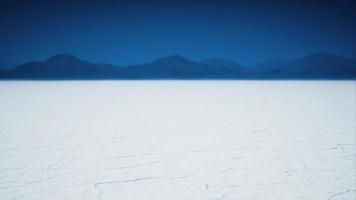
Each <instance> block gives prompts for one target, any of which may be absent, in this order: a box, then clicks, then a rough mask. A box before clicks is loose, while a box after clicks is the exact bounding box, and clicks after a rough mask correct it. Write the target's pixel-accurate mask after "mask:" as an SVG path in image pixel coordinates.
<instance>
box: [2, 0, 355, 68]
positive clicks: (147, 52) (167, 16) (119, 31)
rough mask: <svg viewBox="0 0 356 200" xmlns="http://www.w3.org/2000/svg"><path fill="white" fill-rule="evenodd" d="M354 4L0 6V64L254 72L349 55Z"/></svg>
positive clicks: (5, 0) (195, 0)
mask: <svg viewBox="0 0 356 200" xmlns="http://www.w3.org/2000/svg"><path fill="white" fill-rule="evenodd" d="M355 10H356V3H355V1H354V0H329V1H328V0H324V1H316V0H310V1H304V0H295V1H293V0H292V1H266V0H251V1H237V0H235V1H228V0H216V1H213V0H206V1H202V0H189V1H188V0H166V1H163V0H153V1H149V0H146V1H144V0H131V1H115V0H87V1H84V0H73V1H66V0H62V1H41V0H32V1H30V0H2V1H1V2H0V44H1V45H0V52H1V54H0V63H9V64H10V63H11V64H20V63H23V62H26V61H29V60H43V59H45V58H46V57H49V56H51V55H53V54H56V53H61V52H67V53H71V54H74V55H76V56H78V57H81V58H84V59H87V60H90V61H94V62H100V61H101V62H107V63H113V64H117V65H127V64H135V63H144V62H149V61H151V60H153V59H155V58H157V57H161V56H166V55H170V54H180V55H183V56H186V57H188V58H191V59H194V60H199V59H204V58H208V57H221V58H225V59H230V60H233V61H236V62H239V63H241V64H253V63H256V62H260V61H264V60H268V59H271V58H274V57H279V58H286V59H293V58H298V57H301V56H304V55H306V54H309V53H313V52H320V51H323V52H329V53H333V54H337V55H341V56H346V57H353V55H356V49H355V48H356V47H355V44H356V26H355V25H356V21H355V20H356V16H355V15H356V14H355Z"/></svg>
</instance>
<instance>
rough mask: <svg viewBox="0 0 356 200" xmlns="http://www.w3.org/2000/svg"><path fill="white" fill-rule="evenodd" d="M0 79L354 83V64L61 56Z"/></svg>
mask: <svg viewBox="0 0 356 200" xmlns="http://www.w3.org/2000/svg"><path fill="white" fill-rule="evenodd" d="M0 67H1V66H0ZM0 79H32V80H36V79H39V80H40V79H47V80H48V79H55V80H76V79H78V80H82V79H356V60H355V59H349V58H344V57H340V56H336V55H332V54H328V53H314V54H311V55H308V56H305V57H303V58H300V59H295V60H283V59H272V60H269V61H266V62H262V63H258V64H256V65H252V66H242V65H240V64H238V63H235V62H233V61H229V60H224V59H220V58H209V59H206V60H201V61H193V60H190V59H188V58H185V57H182V56H180V55H171V56H166V57H161V58H158V59H156V60H154V61H153V62H150V63H145V64H140V65H129V66H124V67H119V66H115V65H111V64H105V63H91V62H89V61H86V60H82V59H80V58H77V57H75V56H73V55H70V54H67V53H62V54H58V55H54V56H52V57H50V58H48V59H47V60H45V61H42V62H38V61H36V62H27V63H24V64H22V65H19V66H17V67H15V68H13V69H1V68H0Z"/></svg>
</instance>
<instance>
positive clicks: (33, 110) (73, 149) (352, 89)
mask: <svg viewBox="0 0 356 200" xmlns="http://www.w3.org/2000/svg"><path fill="white" fill-rule="evenodd" d="M355 85H356V82H355V81H340V82H338V81H59V82H57V81H47V82H46V81H43V82H41V81H38V82H31V81H23V82H16V81H9V82H6V81H4V82H0V199H1V200H15V199H16V200H82V199H83V200H84V199H85V200H94V199H96V200H121V199H122V200H218V199H219V200H225V199H226V200H227V199H234V200H235V199H236V200H269V199H270V200H353V199H355V196H356V185H355V184H356V182H355V181H356V178H355V177H356V171H355V169H356V163H355V162H356V150H355V136H356V133H355V132H356V131H355V130H356V113H355V112H356V100H355V96H356V86H355Z"/></svg>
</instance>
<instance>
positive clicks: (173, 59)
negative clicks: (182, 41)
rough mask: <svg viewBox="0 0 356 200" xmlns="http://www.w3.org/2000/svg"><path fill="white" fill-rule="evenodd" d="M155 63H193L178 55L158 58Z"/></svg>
mask: <svg viewBox="0 0 356 200" xmlns="http://www.w3.org/2000/svg"><path fill="white" fill-rule="evenodd" d="M154 62H155V63H162V64H166V63H189V64H191V63H194V62H193V61H191V60H189V59H187V58H185V57H183V56H180V55H170V56H165V57H161V58H158V59H156V60H155V61H154Z"/></svg>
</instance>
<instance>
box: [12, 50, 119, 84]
mask: <svg viewBox="0 0 356 200" xmlns="http://www.w3.org/2000/svg"><path fill="white" fill-rule="evenodd" d="M10 73H11V76H12V77H14V78H34V79H37V78H38V79H42V78H44V79H48V78H53V79H76V78H79V79H92V78H111V77H116V76H117V73H118V71H117V69H116V67H113V66H110V65H102V64H100V65H96V64H93V63H90V62H88V61H84V60H81V59H79V58H76V57H74V56H72V55H70V54H65V53H64V54H58V55H55V56H52V57H50V58H48V59H47V60H46V61H44V62H28V63H25V64H23V65H20V66H18V67H16V68H15V69H14V70H12V71H10Z"/></svg>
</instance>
